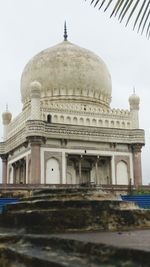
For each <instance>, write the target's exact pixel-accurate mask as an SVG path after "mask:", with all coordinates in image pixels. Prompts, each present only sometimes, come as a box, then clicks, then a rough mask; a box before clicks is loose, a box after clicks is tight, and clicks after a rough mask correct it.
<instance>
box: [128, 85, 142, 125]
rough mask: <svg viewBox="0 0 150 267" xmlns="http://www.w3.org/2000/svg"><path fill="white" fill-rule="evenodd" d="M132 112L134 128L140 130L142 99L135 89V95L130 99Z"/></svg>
mask: <svg viewBox="0 0 150 267" xmlns="http://www.w3.org/2000/svg"><path fill="white" fill-rule="evenodd" d="M129 104H130V112H131V116H132V127H133V129H139V104H140V98H139V96H137V95H136V94H135V89H134V90H133V94H132V95H131V96H130V97H129Z"/></svg>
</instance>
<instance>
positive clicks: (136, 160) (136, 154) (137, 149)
mask: <svg viewBox="0 0 150 267" xmlns="http://www.w3.org/2000/svg"><path fill="white" fill-rule="evenodd" d="M141 148H142V145H141V144H134V145H133V146H132V151H133V173H134V185H135V186H139V185H142V168H141Z"/></svg>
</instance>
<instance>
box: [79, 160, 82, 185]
mask: <svg viewBox="0 0 150 267" xmlns="http://www.w3.org/2000/svg"><path fill="white" fill-rule="evenodd" d="M81 161H82V155H81V157H80V158H79V184H81V183H82V165H81Z"/></svg>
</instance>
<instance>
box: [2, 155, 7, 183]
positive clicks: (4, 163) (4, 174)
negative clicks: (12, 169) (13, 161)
mask: <svg viewBox="0 0 150 267" xmlns="http://www.w3.org/2000/svg"><path fill="white" fill-rule="evenodd" d="M1 158H2V183H3V184H7V161H8V155H7V154H6V155H2V156H1Z"/></svg>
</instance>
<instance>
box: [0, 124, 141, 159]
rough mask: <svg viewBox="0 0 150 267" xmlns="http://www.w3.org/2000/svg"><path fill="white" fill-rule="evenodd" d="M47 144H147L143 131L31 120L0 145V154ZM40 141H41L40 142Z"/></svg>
mask: <svg viewBox="0 0 150 267" xmlns="http://www.w3.org/2000/svg"><path fill="white" fill-rule="evenodd" d="M38 138H40V142H41V141H42V142H45V140H46V139H48V138H52V139H65V140H83V141H91V142H94V141H95V142H102V143H113V144H115V143H121V144H129V145H130V144H131V145H132V144H140V145H141V146H143V145H144V143H145V138H144V130H141V129H131V130H130V129H115V128H114V129H112V128H104V127H103V128H101V127H87V126H79V125H63V124H52V123H46V122H44V121H38V120H37V121H35V120H33V121H32V120H29V121H27V122H26V127H24V128H23V129H22V130H21V131H19V132H18V133H17V134H15V135H14V136H13V137H11V138H10V139H8V140H7V141H5V142H2V143H0V154H6V153H8V152H9V153H10V151H12V150H14V149H16V148H17V147H19V146H21V145H23V144H25V142H27V141H29V142H32V141H33V142H34V140H35V142H37V140H38ZM38 141H39V140H38Z"/></svg>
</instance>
